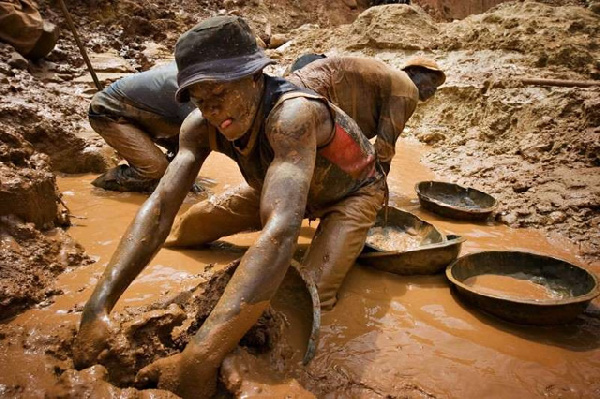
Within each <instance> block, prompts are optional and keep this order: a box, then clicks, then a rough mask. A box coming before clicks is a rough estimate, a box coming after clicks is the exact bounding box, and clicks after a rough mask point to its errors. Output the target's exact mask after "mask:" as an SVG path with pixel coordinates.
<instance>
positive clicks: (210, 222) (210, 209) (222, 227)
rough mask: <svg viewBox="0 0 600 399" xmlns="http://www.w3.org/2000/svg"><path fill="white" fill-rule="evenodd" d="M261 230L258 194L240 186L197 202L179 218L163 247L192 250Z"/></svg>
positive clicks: (249, 188)
mask: <svg viewBox="0 0 600 399" xmlns="http://www.w3.org/2000/svg"><path fill="white" fill-rule="evenodd" d="M261 228H262V225H261V221H260V193H258V192H257V191H256V190H254V189H253V188H251V187H249V186H247V185H245V184H244V185H241V186H239V187H236V188H234V189H232V190H228V191H226V192H224V193H222V194H220V195H216V196H213V197H211V198H209V199H207V200H204V201H201V202H199V203H197V204H196V205H194V206H192V207H191V208H190V209H188V210H187V211H186V212H185V213H184V214H183V215H181V216H179V217H178V218H177V219H176V220H175V224H174V225H173V228H172V229H171V234H170V235H169V237H167V240H166V242H165V247H194V246H199V245H203V244H208V243H210V242H213V241H215V240H218V239H219V238H221V237H225V236H230V235H233V234H236V233H241V232H243V231H255V230H260V229H261Z"/></svg>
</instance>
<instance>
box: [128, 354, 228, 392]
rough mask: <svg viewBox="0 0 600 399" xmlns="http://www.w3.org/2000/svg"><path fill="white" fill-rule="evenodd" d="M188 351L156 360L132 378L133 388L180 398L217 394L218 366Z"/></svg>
mask: <svg viewBox="0 0 600 399" xmlns="http://www.w3.org/2000/svg"><path fill="white" fill-rule="evenodd" d="M188 347H189V346H188ZM189 348H190V349H191V347H189ZM190 349H188V348H186V350H184V351H183V352H182V353H179V354H177V355H173V356H169V357H166V358H164V359H160V360H157V361H156V362H154V363H152V364H151V365H149V366H147V367H145V368H143V369H142V370H140V371H139V372H138V374H137V375H136V377H135V386H136V387H137V388H139V389H144V388H159V389H166V390H169V391H171V392H175V393H177V394H178V395H179V396H181V397H182V398H197V399H202V398H210V397H212V396H213V395H214V394H215V393H216V390H217V373H218V370H219V366H218V365H217V366H215V364H214V363H213V364H211V363H210V361H203V359H205V357H204V356H198V355H196V354H194V353H191V352H192V351H191V350H190Z"/></svg>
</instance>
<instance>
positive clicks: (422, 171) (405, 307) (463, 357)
mask: <svg viewBox="0 0 600 399" xmlns="http://www.w3.org/2000/svg"><path fill="white" fill-rule="evenodd" d="M424 150H425V148H424V147H423V146H422V145H420V144H418V142H415V141H412V142H411V141H404V142H402V145H401V146H399V148H398V154H399V155H401V156H399V157H397V158H398V161H396V160H394V162H393V165H392V175H391V176H390V186H391V190H392V193H394V195H393V196H392V202H393V203H394V205H395V206H401V207H403V208H404V209H409V210H411V211H414V212H415V213H417V214H418V215H419V216H420V217H422V218H424V219H425V220H428V221H430V222H432V223H434V224H435V225H436V227H438V228H440V229H441V230H442V231H443V232H444V233H446V234H448V233H450V232H452V233H457V234H461V235H464V236H467V237H468V241H467V242H466V243H465V244H464V250H463V253H466V252H473V251H477V250H486V249H499V248H502V249H508V248H510V249H515V248H520V249H524V250H533V251H536V252H542V253H546V254H552V255H555V256H559V257H562V258H565V259H568V260H570V261H573V262H576V263H581V261H580V259H579V258H578V257H577V249H576V248H574V247H571V246H569V245H568V244H560V245H557V242H552V241H548V240H547V239H546V238H545V237H544V235H543V234H542V233H540V232H537V231H534V230H531V231H528V230H525V229H519V230H513V229H510V228H508V227H506V226H504V225H502V224H495V223H493V222H487V223H479V224H472V223H457V222H454V221H449V220H444V219H441V218H439V217H436V216H435V215H433V214H430V213H427V212H425V211H420V210H419V207H418V200H417V198H416V193H415V192H414V189H413V187H414V183H415V182H416V181H419V180H427V179H431V178H433V177H435V176H434V175H433V174H432V172H430V171H429V170H428V169H427V168H425V167H423V166H422V165H420V164H419V158H420V157H421V156H422V153H423V152H424ZM236 169H237V168H236V166H235V165H234V164H232V163H231V161H228V160H227V159H225V158H224V157H221V156H219V155H217V156H212V155H211V159H209V164H208V165H207V169H206V170H205V172H203V174H204V173H207V174H208V175H210V176H214V177H213V178H212V179H213V180H211V181H212V182H213V185H212V187H211V190H213V191H215V192H220V191H221V190H223V189H226V188H227V187H230V186H232V185H235V184H237V183H238V182H239V181H240V180H241V177H240V176H239V174H238V172H237V170H236ZM217 171H218V172H219V173H217ZM213 172H214V174H212V173H213ZM93 177H94V176H93V175H83V176H81V177H61V178H59V186H60V187H61V188H62V190H63V193H64V194H65V202H66V204H67V205H68V206H69V207H70V209H71V212H72V213H73V215H74V216H76V218H74V219H73V220H74V223H75V225H74V226H73V227H72V228H71V234H72V235H73V236H74V237H75V238H76V239H77V240H78V241H80V242H84V243H85V245H86V249H87V251H88V253H89V254H90V255H91V256H93V257H95V259H97V262H96V264H94V265H91V266H88V267H85V268H78V269H74V270H73V271H71V272H69V273H64V274H62V275H61V276H60V277H59V278H58V280H57V284H56V285H57V287H58V288H59V289H61V290H62V292H63V294H62V295H57V296H56V297H55V300H54V303H52V304H50V305H48V306H46V307H43V308H40V309H33V310H30V311H28V312H25V313H22V314H20V315H19V316H17V317H16V318H15V319H13V321H11V322H10V323H9V324H5V325H3V326H2V328H1V331H2V336H3V337H4V338H3V339H2V350H1V351H0V359H7V361H8V359H11V362H12V363H10V364H11V366H8V363H7V362H0V364H2V365H1V366H0V375H1V376H2V377H0V384H1V385H2V387H3V389H4V392H5V393H6V394H7V396H9V397H11V396H14V397H19V396H20V395H23V396H27V395H29V394H33V395H35V393H36V392H37V393H38V394H39V393H40V392H42V393H44V394H48V395H52V394H53V392H57V393H56V395H57V396H56V397H60V395H66V396H62V397H68V394H67V393H70V394H72V395H74V394H76V393H77V392H96V391H94V390H100V391H97V392H109V393H110V392H112V393H110V395H122V394H124V393H123V392H125V393H128V394H131V395H149V394H150V393H148V392H145V391H134V390H133V388H131V386H130V384H131V379H132V377H133V376H134V375H135V370H137V369H139V367H141V366H143V365H144V364H146V363H147V362H150V361H151V360H152V359H154V358H155V357H156V358H157V357H161V356H163V355H167V354H169V353H175V352H177V351H179V350H181V347H182V345H184V344H185V342H186V339H188V338H189V334H190V333H191V331H193V329H190V328H189V327H190V326H192V325H196V324H197V323H198V322H197V321H198V320H201V317H200V316H198V318H196V317H195V316H194V317H189V316H188V314H191V315H201V314H203V312H204V311H205V310H206V309H207V307H206V306H208V307H210V306H209V302H210V301H211V299H210V298H214V297H215V296H214V295H211V294H210V293H208V294H207V295H196V296H194V292H196V293H199V292H205V293H206V292H207V291H206V290H208V291H210V292H218V289H216V288H217V287H221V286H222V283H223V282H224V281H225V280H226V278H225V277H224V276H226V273H224V270H226V269H227V268H226V266H227V265H228V264H230V263H231V262H232V261H233V260H235V259H237V258H239V257H240V255H241V253H243V250H244V248H245V247H247V246H248V245H250V244H251V243H252V242H253V240H254V239H255V238H256V233H252V234H243V235H238V236H233V237H231V238H227V239H225V240H224V241H222V242H220V243H217V244H215V245H213V247H212V248H209V249H202V250H200V249H198V250H186V251H170V250H162V251H161V252H160V253H159V254H158V255H157V257H156V258H155V259H154V260H153V262H152V263H151V264H150V265H149V267H148V268H147V270H145V271H144V272H143V274H142V275H141V276H140V277H139V278H138V279H137V280H136V281H135V282H134V284H132V286H131V287H130V288H129V289H128V290H127V291H126V293H125V295H124V296H123V297H122V298H121V300H120V301H119V303H118V304H117V306H116V308H115V311H114V312H113V315H114V316H113V317H114V318H115V320H119V322H120V325H121V326H122V328H121V330H120V333H119V334H116V335H115V337H114V340H112V341H111V344H110V348H111V349H110V350H109V351H107V352H106V353H105V355H104V356H105V357H104V359H103V360H102V361H101V363H102V364H104V366H97V367H101V368H96V369H94V370H87V371H83V372H75V371H74V370H72V361H71V358H70V353H71V352H70V351H71V347H70V345H71V342H72V340H73V337H74V333H75V329H76V325H77V322H78V320H79V314H80V313H79V312H80V311H81V309H82V306H83V304H84V303H85V300H86V299H87V297H88V296H89V294H90V292H91V289H92V288H93V285H94V283H95V281H96V278H97V277H98V276H99V274H100V273H101V271H102V269H103V265H105V264H106V262H107V261H108V257H109V256H110V255H111V253H112V251H113V250H114V248H115V247H116V245H117V241H118V237H119V236H120V234H121V233H122V231H123V230H124V229H125V227H126V226H125V225H126V223H128V222H129V220H130V219H131V218H132V217H133V214H134V213H135V211H136V209H137V207H138V206H139V205H140V204H141V202H142V201H143V200H144V198H145V197H144V196H143V195H140V194H126V193H107V192H103V191H102V190H98V189H95V188H93V187H91V186H89V181H91V180H92V179H93ZM199 199H201V198H198V197H196V196H195V195H194V194H190V195H189V196H188V198H187V199H186V201H185V202H186V205H185V206H186V207H187V206H189V205H190V204H191V203H193V202H195V201H197V200H199ZM107 214H110V215H112V216H113V217H112V218H111V221H112V222H111V223H107V222H106V215H107ZM113 222H114V223H113ZM314 227H315V226H314V223H313V225H312V226H308V224H306V225H304V227H303V229H302V233H301V238H300V249H301V250H302V249H303V248H306V246H307V244H308V243H309V241H310V238H311V236H312V234H313V232H314ZM222 278H225V280H222ZM207 282H208V283H207ZM209 287H215V290H212V288H209ZM198 290H200V291H198ZM175 298H177V299H175ZM192 298H195V301H196V302H194V300H192ZM198 301H199V302H198ZM192 304H193V305H192ZM286 306H287V307H288V308H289V307H290V306H289V303H288V304H287V305H286V304H285V303H284V304H283V305H281V304H280V306H279V309H280V310H279V312H281V313H277V314H279V315H282V318H279V319H276V322H275V323H271V324H268V323H267V324H268V325H269V326H270V327H269V328H267V329H266V330H263V332H262V333H259V334H257V335H256V336H258V337H259V338H258V342H259V344H257V343H256V342H257V341H256V340H255V341H254V342H253V343H251V344H246V346H247V347H248V348H249V349H241V350H239V351H238V352H236V353H234V355H232V356H233V360H231V359H228V361H227V362H226V365H224V366H223V367H222V369H221V383H222V389H224V390H229V391H230V392H233V393H234V395H236V396H239V397H242V396H246V395H248V396H252V395H258V396H260V394H261V393H264V394H268V393H273V395H277V392H291V393H294V395H296V396H295V397H312V396H310V395H315V396H316V397H329V396H331V397H357V396H358V397H361V396H363V397H386V396H387V395H399V396H402V397H413V398H430V397H475V396H481V395H483V396H486V395H492V396H495V397H508V396H511V395H513V396H514V395H518V396H527V397H546V396H550V397H556V396H557V395H558V394H559V393H560V394H564V392H568V393H569V395H571V396H566V397H581V396H584V397H585V396H590V395H591V396H593V395H595V394H596V393H597V392H598V390H599V389H600V386H598V383H597V381H598V380H599V379H598V377H599V371H598V370H600V369H599V366H600V365H599V364H598V363H597V357H598V354H599V353H600V342H599V341H598V338H597V337H598V336H600V335H599V334H598V333H599V331H600V311H599V310H598V303H597V302H596V303H594V304H593V305H592V306H591V307H590V308H589V309H588V310H587V311H586V312H585V313H584V314H583V315H582V316H580V317H579V318H578V319H577V321H576V322H575V323H574V324H572V325H567V326H560V327H543V328H532V327H525V326H518V325H513V324H510V323H505V322H502V321H500V320H498V319H496V318H494V317H492V316H488V315H486V314H484V313H482V312H479V311H478V310H477V309H472V308H469V307H468V305H465V304H463V303H462V302H461V301H460V299H459V298H456V297H454V295H453V294H452V292H451V290H450V288H449V285H448V283H447V282H446V281H445V277H444V276H443V275H437V276H424V277H399V276H395V275H392V274H388V273H384V272H380V271H376V270H371V269H369V268H366V267H359V266H356V267H355V268H354V269H353V270H352V271H351V272H350V274H349V276H348V278H347V279H346V281H345V283H344V286H343V288H342V291H341V293H340V297H339V302H338V304H337V305H336V307H335V308H334V309H333V310H332V311H329V312H325V313H324V314H323V318H322V328H321V337H320V342H319V345H318V347H317V352H316V357H315V359H314V360H313V361H312V362H311V363H310V364H309V365H308V366H306V367H304V366H302V364H301V359H302V354H303V353H302V349H301V348H302V345H304V343H305V339H306V337H305V336H302V334H298V331H303V330H304V331H306V320H305V319H303V318H302V317H299V316H298V315H297V314H294V312H293V311H292V312H291V311H289V309H287V310H286ZM201 309H204V310H201ZM264 331H269V332H271V331H280V334H279V335H277V340H276V342H277V344H276V345H275V347H274V348H271V349H268V350H264V349H265V348H267V347H265V346H261V344H260V343H261V342H262V343H263V344H264V342H265V341H264V340H262V338H260V337H265V336H266V335H265V334H264ZM268 334H269V333H267V335H268ZM261 347H262V348H263V349H262V350H257V349H256V348H261ZM12 364H19V365H21V369H19V372H18V373H16V372H15V370H16V369H15V368H14V367H13V366H12ZM102 367H103V368H102ZM109 383H110V384H109ZM57 384H58V385H57ZM115 384H116V385H115ZM118 385H120V387H117V386H118ZM57 390H58V391H57ZM109 393H107V395H108V394H109ZM152 395H167V393H166V392H164V391H163V392H159V393H154V394H152ZM109 397H110V396H109ZM115 397H118V396H115ZM132 397H138V396H132ZM140 397H141V396H140ZM153 397H161V396H153ZM166 397H168V396H166Z"/></svg>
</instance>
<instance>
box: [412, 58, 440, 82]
mask: <svg viewBox="0 0 600 399" xmlns="http://www.w3.org/2000/svg"><path fill="white" fill-rule="evenodd" d="M409 67H419V68H424V69H428V70H430V71H432V72H435V73H436V74H437V75H438V77H439V78H438V86H441V85H443V84H444V82H445V81H446V74H445V73H444V71H442V69H441V68H440V67H439V66H438V64H437V63H436V62H435V61H434V60H432V59H431V58H427V57H413V58H411V59H409V60H408V61H406V63H405V64H404V66H403V67H402V69H403V70H405V69H406V68H409Z"/></svg>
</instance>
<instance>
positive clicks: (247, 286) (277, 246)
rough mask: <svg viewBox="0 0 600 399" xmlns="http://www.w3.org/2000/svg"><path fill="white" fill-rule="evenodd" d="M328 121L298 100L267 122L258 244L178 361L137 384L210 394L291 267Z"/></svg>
mask: <svg viewBox="0 0 600 399" xmlns="http://www.w3.org/2000/svg"><path fill="white" fill-rule="evenodd" d="M330 119H331V117H330V113H329V110H328V109H327V107H326V106H325V105H324V104H321V103H319V102H315V101H310V100H306V99H302V98H298V99H291V100H288V101H286V102H285V103H284V104H283V105H282V106H281V107H280V108H278V109H277V110H276V111H275V112H274V113H273V114H272V115H271V117H270V119H269V123H268V126H267V136H268V138H269V140H270V143H271V146H272V147H273V150H274V154H275V158H274V160H273V162H272V163H271V165H270V166H269V170H268V172H267V176H266V179H265V182H264V187H263V191H262V197H261V210H260V212H261V218H262V221H263V226H264V227H263V229H262V232H261V234H260V237H259V238H258V239H257V241H256V242H255V243H254V245H253V246H252V247H251V248H250V249H249V250H248V251H247V252H246V254H245V255H244V257H243V258H242V260H241V263H240V266H239V267H238V269H237V270H236V272H235V274H234V275H233V277H232V278H231V280H230V281H229V283H228V285H227V287H226V289H225V292H224V294H223V296H222V297H221V298H220V300H219V302H218V303H217V305H216V307H215V308H214V309H213V311H212V312H211V314H210V316H209V317H208V319H207V320H206V321H205V322H204V324H203V325H202V327H201V328H200V330H199V331H198V333H197V334H196V335H195V336H194V338H193V339H192V341H190V343H189V344H188V345H187V347H186V348H185V350H184V351H183V352H182V354H181V355H175V356H172V357H170V358H166V359H161V360H159V361H158V362H156V363H153V364H152V365H150V366H149V367H147V368H145V369H143V370H142V371H141V372H140V373H139V374H138V377H137V379H138V381H140V382H142V383H148V382H150V381H153V382H157V383H158V386H161V385H162V386H166V387H169V389H172V390H174V391H175V392H177V393H178V394H180V395H182V396H183V397H186V396H189V397H194V396H196V397H197V396H199V392H209V391H211V388H209V387H211V386H213V385H211V384H214V382H215V378H216V372H217V369H218V367H219V366H220V365H221V362H222V361H223V358H224V357H225V356H226V355H227V354H228V353H229V352H230V351H231V350H232V349H233V348H235V346H236V345H237V344H238V342H239V340H240V339H241V338H242V336H243V335H244V334H245V333H246V331H248V329H250V327H252V325H254V324H255V323H256V321H257V320H258V318H259V317H260V315H261V314H262V312H263V311H264V310H265V309H266V308H267V306H268V305H269V301H270V299H271V297H272V296H273V294H274V293H275V292H276V291H277V288H278V287H279V285H280V284H281V281H282V280H283V278H284V276H285V272H286V270H287V268H288V266H289V265H290V262H291V258H292V254H293V251H294V249H295V246H296V241H297V238H298V234H299V231H300V225H301V223H302V219H303V218H304V212H305V208H306V201H307V197H308V191H309V187H310V182H311V180H312V176H313V172H314V166H315V157H316V137H317V136H319V135H323V134H325V135H330V133H331V129H332V124H331V120H330Z"/></svg>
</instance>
